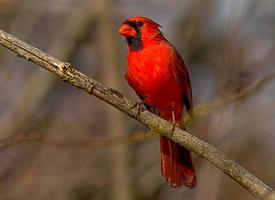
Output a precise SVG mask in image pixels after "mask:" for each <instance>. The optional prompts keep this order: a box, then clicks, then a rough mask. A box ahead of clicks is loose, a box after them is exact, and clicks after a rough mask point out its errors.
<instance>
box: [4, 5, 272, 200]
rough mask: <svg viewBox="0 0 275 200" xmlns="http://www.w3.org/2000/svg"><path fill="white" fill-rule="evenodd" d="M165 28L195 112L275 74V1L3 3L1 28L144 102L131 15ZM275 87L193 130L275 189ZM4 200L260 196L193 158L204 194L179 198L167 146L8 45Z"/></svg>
mask: <svg viewBox="0 0 275 200" xmlns="http://www.w3.org/2000/svg"><path fill="white" fill-rule="evenodd" d="M138 15H140V16H146V17H149V18H152V19H154V20H155V21H157V22H158V23H160V24H161V25H162V27H163V28H162V31H163V32H164V34H165V36H166V37H167V39H168V40H169V41H170V42H171V43H172V44H173V45H174V46H175V47H176V48H177V49H178V50H179V52H180V53H181V55H182V56H183V58H184V60H185V62H186V63H187V64H188V67H189V71H190V76H191V82H192V86H193V99H194V103H195V105H202V104H205V103H211V102H213V101H215V100H219V99H221V100H222V99H226V98H228V97H231V96H234V95H236V94H239V93H240V92H242V91H243V90H246V89H247V88H249V87H250V86H251V85H253V84H255V83H257V82H258V81H259V80H262V79H264V78H265V77H266V76H267V75H269V77H270V75H272V74H273V73H275V69H274V63H275V56H274V52H275V51H274V50H275V40H274V35H275V25H274V22H275V2H274V1H273V0H262V1H258V0H243V1H237V0H184V1H183V0H174V1H166V0H152V1H146V0H138V1H129V0H114V1H111V0H98V1H95V0H60V1H54V0H20V1H19V0H0V28H1V29H3V30H5V31H7V32H9V33H11V34H13V35H15V36H17V37H18V38H20V39H22V40H24V41H26V42H28V43H30V44H32V45H33V46H35V47H37V48H40V49H42V50H43V51H46V52H48V53H49V54H51V55H53V56H55V57H57V58H59V59H61V60H64V61H67V62H70V63H73V65H75V67H76V68H77V69H78V70H80V71H82V72H83V73H85V74H87V75H89V76H90V77H93V78H95V79H97V80H99V81H101V82H103V83H104V84H106V85H107V86H110V87H113V88H117V89H119V90H121V91H123V93H124V94H125V96H127V97H129V98H131V99H132V100H134V101H137V97H136V96H135V94H134V92H133V91H132V90H131V89H130V88H129V86H128V85H127V83H126V81H125V80H124V74H125V65H126V50H127V48H126V43H125V41H124V39H123V38H121V37H119V36H118V35H117V30H118V28H119V26H120V24H121V23H122V22H123V21H124V20H125V19H126V18H128V17H133V16H138ZM274 87H275V81H272V80H270V81H268V82H265V84H264V85H261V87H260V89H259V88H258V87H256V88H258V89H257V90H253V91H252V92H250V93H249V94H246V96H245V98H242V100H241V101H240V99H239V100H238V101H235V100H234V101H233V102H230V103H226V104H225V105H223V106H221V107H219V109H218V110H217V109H214V108H213V110H211V109H210V112H209V113H207V114H206V115H203V116H197V117H195V119H194V120H193V121H192V123H191V124H189V126H188V131H190V132H191V133H193V134H194V135H196V136H198V137H199V138H201V139H204V140H206V141H208V142H209V143H211V144H213V145H214V146H216V147H217V148H219V149H220V150H222V151H223V152H225V153H226V154H227V155H229V156H230V157H232V158H233V159H234V160H235V161H237V162H238V163H240V164H241V165H242V166H243V167H244V168H246V169H247V170H248V171H250V172H251V173H253V174H255V175H256V176H257V177H259V178H260V179H261V180H263V181H264V182H265V183H266V184H268V185H269V186H270V187H273V188H274V187H275V169H274V165H275V155H274V154H273V153H274V152H275V134H274V131H275V125H274V124H275V123H274V122H275V92H274ZM0 93H1V98H0V194H1V195H0V199H1V200H2V199H3V200H13V199H28V200H48V199H51V200H90V199H95V200H97V199H110V200H137V199H141V200H149V199H155V200H178V199H185V200H188V199H190V200H191V199H192V200H193V199H195V200H201V199H208V200H215V199H224V200H227V199H228V200H229V199H242V200H243V199H253V197H252V196H251V195H250V194H249V193H248V192H247V191H246V190H244V189H243V188H242V187H241V186H240V185H238V184H237V183H235V182H234V181H233V180H231V179H230V178H228V177H227V176H226V175H225V174H223V173H222V172H221V171H220V170H218V169H216V168H215V167H213V166H212V165H211V164H209V163H208V162H207V161H205V160H202V159H200V158H199V157H197V156H196V155H194V160H195V165H196V170H197V175H198V185H197V187H196V188H195V189H193V190H190V189H188V188H185V187H182V188H179V189H171V188H170V187H168V186H167V184H166V183H165V181H164V179H163V178H162V177H161V173H160V163H159V141H158V138H157V137H150V138H148V135H150V133H149V132H148V129H147V128H145V127H143V126H141V125H140V124H139V123H137V122H136V121H134V120H132V119H129V118H128V117H127V116H125V115H124V114H122V113H120V112H119V111H117V110H115V109H113V108H112V107H110V106H109V105H107V104H105V103H103V102H101V101H100V100H98V99H96V98H95V97H91V96H89V95H87V94H85V93H84V92H82V91H80V90H78V89H76V88H73V87H71V86H69V85H67V84H65V83H63V82H62V81H60V80H58V79H57V78H56V77H55V76H53V75H52V74H50V73H49V72H47V71H45V70H44V69H42V68H40V67H37V66H36V65H34V64H32V63H30V62H26V61H25V60H22V59H21V58H18V57H16V56H15V54H13V53H11V52H9V51H8V50H7V49H4V48H2V47H1V48H0Z"/></svg>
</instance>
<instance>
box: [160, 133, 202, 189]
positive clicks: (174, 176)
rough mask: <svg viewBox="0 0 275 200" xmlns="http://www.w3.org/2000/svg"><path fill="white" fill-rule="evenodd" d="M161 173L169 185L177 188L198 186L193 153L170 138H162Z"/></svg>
mask: <svg viewBox="0 0 275 200" xmlns="http://www.w3.org/2000/svg"><path fill="white" fill-rule="evenodd" d="M160 150H161V172H162V175H163V176H164V177H165V179H166V181H167V183H168V184H169V185H170V186H171V187H173V188H175V187H179V186H181V185H185V186H187V187H190V188H193V187H195V186H196V182H197V181H196V172H195V168H194V165H193V162H192V158H191V152H190V151H188V150H187V149H185V148H184V147H182V146H180V145H178V144H176V143H174V142H173V141H171V140H169V139H168V138H165V137H161V138H160Z"/></svg>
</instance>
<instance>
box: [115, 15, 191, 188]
mask: <svg viewBox="0 0 275 200" xmlns="http://www.w3.org/2000/svg"><path fill="white" fill-rule="evenodd" d="M159 28H160V25H159V24H157V23H156V22H154V21H153V20H151V19H148V18H145V17H133V18H129V19H127V20H126V21H125V22H124V23H123V24H122V25H121V27H120V29H119V34H120V35H122V36H124V37H125V38H126V40H127V43H128V55H127V72H126V79H127V81H128V83H129V85H130V86H131V87H132V88H134V90H135V92H136V93H137V95H138V96H139V97H140V98H141V99H142V102H143V103H144V104H145V106H146V107H147V108H150V109H151V110H152V109H153V110H154V111H155V113H157V114H158V115H159V116H160V117H161V118H163V119H165V120H169V121H172V122H173V124H174V125H175V123H176V122H178V123H179V122H180V121H181V118H182V115H183V107H184V106H185V108H186V110H187V111H190V113H192V106H193V102H192V89H191V85H190V79H189V75H188V71H187V68H186V66H185V64H184V62H183V60H182V58H181V56H180V55H179V53H178V52H177V50H176V49H175V47H173V46H172V45H171V44H170V43H169V42H168V41H167V40H166V39H165V37H164V36H163V34H162V33H161V31H160V30H159ZM183 128H184V127H183ZM160 151H161V172H162V175H163V176H164V177H165V179H166V181H167V183H168V184H169V185H170V186H171V187H173V188H175V187H179V186H181V185H185V186H187V187H190V188H193V187H194V186H195V185H196V173H195V168H194V165H193V162H192V158H191V153H190V151H188V150H187V149H185V148H183V147H182V146H180V145H178V144H176V143H174V142H173V141H171V140H169V139H168V138H166V137H161V138H160Z"/></svg>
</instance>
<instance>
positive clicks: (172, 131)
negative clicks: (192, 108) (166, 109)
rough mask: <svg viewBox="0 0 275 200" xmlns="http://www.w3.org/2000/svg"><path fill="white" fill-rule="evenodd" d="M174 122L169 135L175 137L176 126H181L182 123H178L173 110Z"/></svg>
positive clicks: (172, 121)
mask: <svg viewBox="0 0 275 200" xmlns="http://www.w3.org/2000/svg"><path fill="white" fill-rule="evenodd" d="M170 121H171V123H172V129H171V130H170V131H169V133H168V136H169V137H173V134H174V131H175V129H176V127H180V125H179V124H178V123H177V121H176V118H175V112H174V111H172V120H170Z"/></svg>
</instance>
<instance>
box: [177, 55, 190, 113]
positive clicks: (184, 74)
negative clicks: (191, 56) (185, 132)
mask: <svg viewBox="0 0 275 200" xmlns="http://www.w3.org/2000/svg"><path fill="white" fill-rule="evenodd" d="M174 56H175V57H176V58H175V60H176V62H175V63H174V64H173V70H174V71H173V72H174V77H175V79H176V80H177V81H178V83H179V85H180V86H181V88H182V90H183V102H184V105H185V107H186V110H187V111H188V114H189V115H190V116H192V114H193V98H192V87H191V83H190V78H189V74H188V70H187V67H186V65H185V63H184V61H183V59H182V58H181V57H180V55H179V54H178V52H177V51H176V50H175V52H174Z"/></svg>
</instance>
